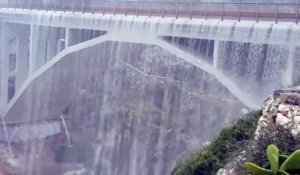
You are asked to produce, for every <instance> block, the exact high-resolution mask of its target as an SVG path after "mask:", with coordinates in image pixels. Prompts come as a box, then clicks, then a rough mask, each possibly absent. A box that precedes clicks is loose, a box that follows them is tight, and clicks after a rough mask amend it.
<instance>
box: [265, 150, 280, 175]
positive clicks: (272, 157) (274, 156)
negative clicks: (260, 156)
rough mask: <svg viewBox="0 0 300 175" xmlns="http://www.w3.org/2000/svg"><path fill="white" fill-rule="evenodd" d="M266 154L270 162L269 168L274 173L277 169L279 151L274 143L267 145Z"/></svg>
mask: <svg viewBox="0 0 300 175" xmlns="http://www.w3.org/2000/svg"><path fill="white" fill-rule="evenodd" d="M267 156H268V159H269V161H270V163H271V170H272V171H273V172H274V173H276V172H277V171H278V169H279V162H278V159H279V151H278V148H277V147H276V146H275V145H269V146H268V149H267Z"/></svg>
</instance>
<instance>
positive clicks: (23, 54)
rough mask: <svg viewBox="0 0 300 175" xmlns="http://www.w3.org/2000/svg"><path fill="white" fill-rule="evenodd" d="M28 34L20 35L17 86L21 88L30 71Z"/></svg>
mask: <svg viewBox="0 0 300 175" xmlns="http://www.w3.org/2000/svg"><path fill="white" fill-rule="evenodd" d="M28 39H29V38H28V36H24V35H23V36H19V37H18V45H17V71H16V78H17V79H16V88H19V87H20V86H21V85H22V84H23V83H24V81H25V80H26V78H27V77H28V73H29V69H28V68H29V40H28Z"/></svg>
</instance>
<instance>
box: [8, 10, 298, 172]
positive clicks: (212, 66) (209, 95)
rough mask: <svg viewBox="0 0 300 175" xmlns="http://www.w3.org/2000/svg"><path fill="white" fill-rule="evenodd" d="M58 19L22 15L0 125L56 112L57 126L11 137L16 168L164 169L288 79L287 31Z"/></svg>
mask: <svg viewBox="0 0 300 175" xmlns="http://www.w3.org/2000/svg"><path fill="white" fill-rule="evenodd" d="M68 15H70V14H63V13H54V12H41V11H39V12H38V11H37V12H36V17H35V18H33V19H32V20H38V21H37V22H36V21H35V25H32V26H31V29H32V30H31V32H34V33H31V40H32V41H33V42H34V43H32V46H31V50H30V55H31V56H30V61H29V72H30V73H31V74H30V75H29V80H27V81H26V82H25V83H24V84H23V86H21V87H20V89H18V90H17V92H16V94H15V96H14V98H13V99H12V102H11V104H10V106H9V110H8V111H6V113H5V114H6V116H5V120H6V122H8V123H10V122H12V121H18V122H24V121H23V120H24V118H25V122H27V123H32V122H37V123H38V122H48V121H50V120H57V121H61V116H63V117H64V118H63V123H62V124H63V128H64V129H63V130H65V131H67V132H61V133H60V134H58V135H55V136H49V137H46V138H43V139H40V138H39V139H36V138H32V139H29V138H27V139H25V140H22V139H20V140H22V141H16V142H15V143H13V145H12V146H13V147H17V146H16V145H18V144H21V145H22V146H21V147H22V149H21V150H22V151H21V152H22V154H23V157H25V158H24V159H25V161H24V162H26V163H25V165H26V166H25V165H24V167H23V169H22V170H21V171H23V172H22V174H28V175H32V174H43V175H46V174H49V175H50V174H51V175H53V174H62V172H65V171H67V170H70V169H72V170H77V169H82V168H85V169H86V171H87V173H88V174H94V175H117V174H118V175H119V174H122V175H166V174H170V173H171V172H172V170H173V168H174V167H175V166H176V163H178V162H179V161H180V160H183V159H184V158H185V157H186V156H187V155H188V154H190V153H192V152H193V151H195V150H197V149H199V148H201V147H202V146H204V145H205V144H207V143H208V142H209V141H211V140H212V139H213V138H214V137H215V136H216V135H217V134H218V133H219V132H220V130H221V129H222V128H224V127H225V126H227V125H228V124H230V123H231V122H233V121H235V120H236V119H237V118H239V117H240V116H241V114H242V109H245V108H247V107H248V106H249V104H253V101H252V100H255V102H257V103H259V102H261V101H262V98H263V97H265V96H266V94H268V93H269V92H270V91H271V90H273V89H274V88H278V87H281V86H286V85H288V84H289V83H290V82H291V81H294V80H296V79H298V78H300V73H299V71H300V70H299V66H297V65H299V64H300V63H299V62H300V60H299V55H298V54H297V52H299V48H298V46H297V44H295V43H296V42H294V41H295V40H296V39H298V38H297V37H294V38H293V37H291V36H290V35H292V36H298V35H297V33H296V32H295V31H297V30H298V29H297V28H296V27H295V29H293V26H289V27H287V28H279V27H278V25H275V24H272V25H269V24H268V23H266V24H265V25H263V24H256V23H254V22H253V23H252V22H248V23H249V24H245V23H244V24H243V23H242V22H241V23H237V22H225V21H224V22H216V21H209V20H208V21H205V20H201V21H196V22H194V21H190V20H189V19H174V18H165V19H160V18H155V17H152V18H150V17H135V16H118V15H116V16H109V15H100V14H94V15H93V14H73V15H74V16H77V17H80V20H78V26H79V27H78V28H75V26H72V27H74V28H72V27H70V28H67V29H64V28H62V27H61V26H60V27H58V26H59V24H60V22H65V23H68V19H69V16H68ZM107 16H108V17H107ZM75 19H77V18H75ZM47 21H50V22H49V24H50V26H47V25H46V22H47ZM42 24H43V27H41V26H40V25H42ZM68 24H69V23H68ZM109 26H113V27H111V28H110V27H109ZM100 29H102V30H100ZM104 29H105V30H104ZM296 29H297V30H296ZM166 31H168V32H169V33H168V34H167V32H166ZM191 36H194V37H191ZM44 40H47V41H48V42H45V41H44ZM57 43H60V44H61V45H60V46H59V47H58V46H57V45H56V44H57ZM58 45H59V44H58ZM54 48H56V49H54ZM290 48H293V49H292V50H290ZM62 49H64V50H62ZM54 55H56V56H55V57H53V56H54ZM291 60H292V61H291ZM291 62H292V63H294V64H291ZM293 65H294V66H293ZM291 67H292V70H290V69H291ZM286 77H288V78H290V79H291V80H286V79H285V78H286ZM248 97H249V98H248ZM250 97H251V98H253V99H250ZM250 101H251V102H250ZM243 103H245V104H243ZM257 106H259V104H257ZM66 133H67V134H66ZM55 134H56V133H55ZM66 135H67V136H66ZM66 138H68V139H67V141H66ZM69 142H70V143H69ZM70 145H71V147H70ZM67 146H69V147H67ZM66 165H68V167H67V168H66V167H63V166H66ZM69 165H72V166H69Z"/></svg>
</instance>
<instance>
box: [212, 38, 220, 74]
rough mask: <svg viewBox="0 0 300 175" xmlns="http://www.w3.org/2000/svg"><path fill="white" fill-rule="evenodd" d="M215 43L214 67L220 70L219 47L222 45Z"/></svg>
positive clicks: (216, 41)
mask: <svg viewBox="0 0 300 175" xmlns="http://www.w3.org/2000/svg"><path fill="white" fill-rule="evenodd" d="M214 42H215V43H214V54H213V67H214V68H216V69H217V68H218V60H219V47H220V45H219V43H220V41H218V40H215V41H214Z"/></svg>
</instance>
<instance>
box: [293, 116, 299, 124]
mask: <svg viewBox="0 0 300 175" xmlns="http://www.w3.org/2000/svg"><path fill="white" fill-rule="evenodd" d="M294 123H295V124H300V116H294Z"/></svg>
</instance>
